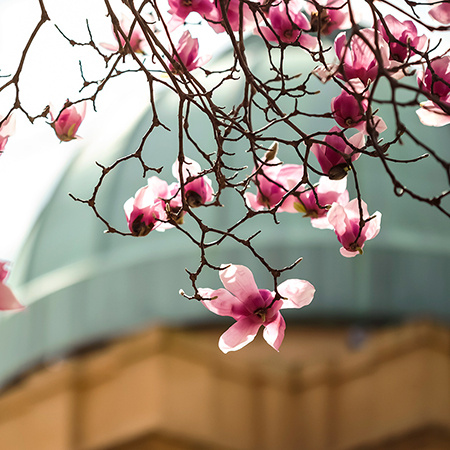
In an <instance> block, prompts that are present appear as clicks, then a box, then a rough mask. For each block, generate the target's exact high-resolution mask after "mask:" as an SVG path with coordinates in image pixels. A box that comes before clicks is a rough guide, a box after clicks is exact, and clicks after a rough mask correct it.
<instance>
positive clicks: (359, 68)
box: [334, 28, 391, 85]
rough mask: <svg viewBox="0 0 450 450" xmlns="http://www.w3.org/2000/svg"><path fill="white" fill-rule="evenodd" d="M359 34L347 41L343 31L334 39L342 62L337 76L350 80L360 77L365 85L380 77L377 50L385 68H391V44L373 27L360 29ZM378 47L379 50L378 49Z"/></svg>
mask: <svg viewBox="0 0 450 450" xmlns="http://www.w3.org/2000/svg"><path fill="white" fill-rule="evenodd" d="M359 33H360V34H361V36H362V37H361V36H359V35H356V34H355V35H353V36H352V37H351V39H350V41H347V37H346V35H345V33H344V32H343V33H341V34H339V35H338V36H337V38H336V39H335V41H334V48H335V50H336V55H337V57H338V58H339V61H340V63H341V65H340V68H339V72H337V73H336V76H337V77H339V78H341V79H343V80H345V81H349V80H351V79H352V78H359V79H360V80H361V81H362V82H363V83H364V84H365V85H367V84H368V83H369V81H374V80H375V79H376V78H378V72H379V65H378V60H377V57H376V55H375V52H376V51H377V52H379V54H378V56H379V58H380V59H381V61H382V62H383V66H384V67H385V68H389V67H390V66H391V63H390V61H389V46H388V44H387V42H386V41H385V40H384V39H383V36H382V35H381V34H380V33H378V32H377V31H375V30H373V29H372V28H365V29H363V30H360V31H359ZM376 49H378V50H376Z"/></svg>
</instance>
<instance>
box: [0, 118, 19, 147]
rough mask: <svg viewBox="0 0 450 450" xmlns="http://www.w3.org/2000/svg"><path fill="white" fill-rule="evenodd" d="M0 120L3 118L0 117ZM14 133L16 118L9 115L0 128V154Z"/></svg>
mask: <svg viewBox="0 0 450 450" xmlns="http://www.w3.org/2000/svg"><path fill="white" fill-rule="evenodd" d="M1 120H3V117H1V116H0V121H1ZM15 131H16V118H15V116H14V114H13V113H11V114H10V115H9V116H8V118H7V119H6V120H5V121H4V122H3V124H2V126H1V127H0V154H1V153H2V152H3V150H4V149H5V146H6V144H7V142H8V139H9V138H10V137H11V136H12V135H13V134H14V133H15Z"/></svg>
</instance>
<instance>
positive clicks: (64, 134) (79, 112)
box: [50, 100, 86, 142]
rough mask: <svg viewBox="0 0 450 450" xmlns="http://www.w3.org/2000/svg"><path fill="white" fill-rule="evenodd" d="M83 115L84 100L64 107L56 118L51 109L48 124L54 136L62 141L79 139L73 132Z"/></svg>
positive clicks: (84, 111)
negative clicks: (50, 120) (53, 131)
mask: <svg viewBox="0 0 450 450" xmlns="http://www.w3.org/2000/svg"><path fill="white" fill-rule="evenodd" d="M67 101H69V100H67ZM85 115H86V101H83V102H81V103H76V104H75V105H72V106H69V107H67V108H64V109H63V110H62V111H61V112H60V113H59V116H58V117H57V118H56V119H55V118H54V116H53V113H52V111H50V116H51V118H52V121H53V122H52V123H51V124H50V125H51V126H52V128H53V129H54V130H55V133H56V136H58V138H59V139H60V140H61V141H62V142H68V141H71V140H72V139H79V138H80V136H77V135H76V134H75V133H76V132H77V131H78V128H79V126H80V125H81V122H82V121H83V119H84V116H85Z"/></svg>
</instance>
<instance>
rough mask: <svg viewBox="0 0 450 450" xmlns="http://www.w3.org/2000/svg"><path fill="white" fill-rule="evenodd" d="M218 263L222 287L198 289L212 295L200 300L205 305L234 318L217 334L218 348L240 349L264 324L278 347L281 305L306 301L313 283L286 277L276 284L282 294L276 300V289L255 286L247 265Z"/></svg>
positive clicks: (281, 334) (270, 340) (295, 305)
mask: <svg viewBox="0 0 450 450" xmlns="http://www.w3.org/2000/svg"><path fill="white" fill-rule="evenodd" d="M221 267H222V269H221V271H220V279H221V280H222V283H223V285H224V287H225V289H217V290H213V289H208V288H206V289H199V294H200V295H201V296H202V297H203V298H204V299H206V298H210V299H211V300H202V303H203V305H204V306H206V308H208V309H209V310H210V311H212V312H213V313H215V314H218V315H219V316H231V317H233V319H235V320H236V323H235V324H234V325H232V326H231V327H230V328H229V329H228V330H227V331H225V333H223V334H222V336H221V337H220V340H219V348H220V350H222V351H223V352H224V353H228V352H230V351H236V350H239V349H241V348H242V347H244V346H245V345H247V344H249V343H250V342H252V341H253V339H254V338H255V336H256V334H257V333H258V330H259V328H260V327H261V325H263V326H264V333H263V337H264V339H265V340H266V342H267V343H268V344H269V345H270V346H272V347H273V348H274V349H275V350H277V351H278V350H279V348H280V345H281V343H282V342H283V338H284V331H285V329H286V323H285V321H284V319H283V316H282V315H281V314H280V309H286V308H302V307H303V306H306V305H309V304H310V303H311V301H312V299H313V297H314V292H315V289H314V286H313V285H312V284H311V283H309V282H308V281H305V280H297V279H292V280H287V281H285V282H284V283H281V284H280V286H278V292H279V294H280V295H281V296H282V298H281V299H278V300H275V292H271V291H269V290H267V289H258V287H257V286H256V283H255V280H254V278H253V274H252V272H251V271H250V269H248V268H247V267H245V266H238V265H232V264H228V265H227V264H224V265H222V266H221Z"/></svg>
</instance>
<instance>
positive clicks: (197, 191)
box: [172, 156, 214, 208]
mask: <svg viewBox="0 0 450 450" xmlns="http://www.w3.org/2000/svg"><path fill="white" fill-rule="evenodd" d="M201 172H202V169H201V167H200V164H198V163H197V162H196V161H194V160H192V159H190V158H188V157H186V156H185V157H184V164H183V167H182V179H183V182H184V183H185V184H184V197H185V199H186V202H187V204H188V205H189V206H190V207H191V208H198V207H199V206H202V205H204V204H205V203H207V202H210V201H211V200H212V199H213V194H214V191H213V188H212V184H211V180H210V179H209V178H208V177H207V176H206V175H203V176H199V175H200V173H201ZM172 174H173V176H174V177H175V178H177V179H178V181H180V182H181V180H180V172H179V163H178V160H176V161H175V162H174V164H173V166H172ZM190 178H194V179H193V180H191V181H188V180H189V179H190Z"/></svg>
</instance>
